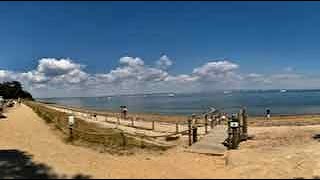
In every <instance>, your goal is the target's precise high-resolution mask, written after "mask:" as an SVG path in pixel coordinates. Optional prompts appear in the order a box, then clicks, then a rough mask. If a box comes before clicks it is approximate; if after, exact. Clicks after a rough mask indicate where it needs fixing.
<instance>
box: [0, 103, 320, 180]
mask: <svg viewBox="0 0 320 180" xmlns="http://www.w3.org/2000/svg"><path fill="white" fill-rule="evenodd" d="M6 116H7V118H6V119H5V120H4V119H1V120H0V132H1V136H0V161H1V160H2V159H3V157H1V156H4V155H5V153H3V152H6V151H7V150H16V151H15V152H26V153H27V154H29V155H31V156H32V157H31V158H32V161H33V163H34V164H39V163H42V164H45V165H46V166H48V167H50V168H52V174H56V176H58V177H62V176H67V177H68V178H71V177H74V176H76V175H79V174H81V175H83V176H89V177H91V178H297V177H303V178H312V177H315V176H319V175H320V172H319V169H320V142H318V139H315V138H313V137H314V136H316V135H317V134H318V133H320V125H313V126H293V125H290V126H285V125H282V126H278V127H261V126H260V127H254V126H252V127H250V128H249V133H250V135H254V136H255V138H254V139H253V140H249V141H247V142H243V143H241V145H240V149H239V150H233V151H229V152H228V154H227V157H228V161H227V163H228V165H227V166H226V165H225V159H224V158H223V157H217V156H206V155H199V154H193V153H187V152H184V151H183V147H180V146H179V147H176V148H173V149H170V150H168V151H166V152H161V153H160V152H154V153H151V152H141V153H139V154H135V155H131V156H115V155H110V154H108V153H99V152H97V151H94V150H91V149H88V148H84V147H79V146H73V145H69V144H65V143H64V142H63V141H62V140H61V139H60V138H59V137H58V136H57V135H56V134H55V133H54V131H53V130H52V129H50V127H49V126H48V125H46V124H45V122H44V121H43V120H42V119H40V118H39V117H38V116H37V115H36V114H35V113H33V112H32V110H31V109H30V108H29V107H26V106H24V105H22V106H20V107H15V108H12V109H9V111H8V112H7V113H6ZM303 120H304V121H307V119H304V118H303ZM275 121H276V120H275ZM293 121H294V119H293ZM260 125H261V124H260ZM3 167H4V164H3V163H0V169H1V170H0V176H1V177H0V178H4V176H5V177H13V176H14V175H13V174H10V173H8V172H9V171H8V168H7V169H4V168H3ZM15 171H24V169H20V170H19V169H15ZM22 174H23V173H22ZM23 175H25V176H27V175H28V177H32V174H30V173H27V174H23ZM28 177H26V178H28ZM51 177H53V176H51Z"/></svg>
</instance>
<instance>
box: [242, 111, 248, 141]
mask: <svg viewBox="0 0 320 180" xmlns="http://www.w3.org/2000/svg"><path fill="white" fill-rule="evenodd" d="M241 115H242V123H243V125H242V133H243V134H242V138H241V139H242V140H247V139H248V121H247V112H246V109H245V108H242V113H241Z"/></svg>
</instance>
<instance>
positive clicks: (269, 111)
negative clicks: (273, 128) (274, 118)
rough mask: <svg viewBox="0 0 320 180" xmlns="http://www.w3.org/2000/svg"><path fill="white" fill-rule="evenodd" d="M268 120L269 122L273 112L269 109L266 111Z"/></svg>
mask: <svg viewBox="0 0 320 180" xmlns="http://www.w3.org/2000/svg"><path fill="white" fill-rule="evenodd" d="M266 118H267V119H268V120H269V119H270V118H271V110H270V109H269V108H267V109H266Z"/></svg>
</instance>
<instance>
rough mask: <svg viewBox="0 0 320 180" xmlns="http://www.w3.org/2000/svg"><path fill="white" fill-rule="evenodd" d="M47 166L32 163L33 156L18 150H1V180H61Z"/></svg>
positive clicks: (77, 176)
mask: <svg viewBox="0 0 320 180" xmlns="http://www.w3.org/2000/svg"><path fill="white" fill-rule="evenodd" d="M60 178H68V177H67V176H66V175H57V174H55V173H54V172H52V169H51V168H50V167H49V166H47V165H45V164H38V163H35V162H33V161H32V156H31V155H28V154H27V153H25V152H22V151H18V150H0V179H60ZM71 178H72V179H89V178H90V176H88V175H82V174H77V175H75V176H73V177H71Z"/></svg>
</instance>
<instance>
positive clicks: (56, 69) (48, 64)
mask: <svg viewBox="0 0 320 180" xmlns="http://www.w3.org/2000/svg"><path fill="white" fill-rule="evenodd" d="M82 67H83V66H82V65H80V64H76V63H73V62H72V60H71V59H55V58H43V59H40V60H39V65H38V68H37V71H38V72H39V73H43V74H44V75H46V76H59V75H64V74H67V73H69V72H71V71H73V70H80V69H81V68H82Z"/></svg>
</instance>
